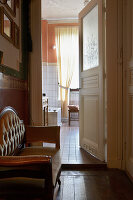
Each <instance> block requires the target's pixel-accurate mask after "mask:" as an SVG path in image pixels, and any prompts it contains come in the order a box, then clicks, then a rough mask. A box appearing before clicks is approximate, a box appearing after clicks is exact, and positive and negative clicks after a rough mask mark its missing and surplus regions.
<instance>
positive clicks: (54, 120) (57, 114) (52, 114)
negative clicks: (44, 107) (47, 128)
mask: <svg viewBox="0 0 133 200" xmlns="http://www.w3.org/2000/svg"><path fill="white" fill-rule="evenodd" d="M48 125H55V126H56V125H57V126H61V125H62V123H61V108H54V107H49V108H48Z"/></svg>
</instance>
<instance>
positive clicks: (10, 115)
mask: <svg viewBox="0 0 133 200" xmlns="http://www.w3.org/2000/svg"><path fill="white" fill-rule="evenodd" d="M24 132H25V127H24V124H23V121H22V120H20V119H19V117H18V116H17V113H16V111H15V110H14V109H13V108H11V107H6V108H4V109H3V110H2V111H1V113H0V156H8V155H14V154H15V151H16V150H17V148H18V146H19V145H21V144H22V142H23V140H24Z"/></svg>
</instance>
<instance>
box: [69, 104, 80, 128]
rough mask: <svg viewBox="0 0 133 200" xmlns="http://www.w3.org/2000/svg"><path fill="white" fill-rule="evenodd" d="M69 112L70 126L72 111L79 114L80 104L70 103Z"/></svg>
mask: <svg viewBox="0 0 133 200" xmlns="http://www.w3.org/2000/svg"><path fill="white" fill-rule="evenodd" d="M68 112H69V126H70V121H72V118H71V113H78V114H79V106H77V105H68Z"/></svg>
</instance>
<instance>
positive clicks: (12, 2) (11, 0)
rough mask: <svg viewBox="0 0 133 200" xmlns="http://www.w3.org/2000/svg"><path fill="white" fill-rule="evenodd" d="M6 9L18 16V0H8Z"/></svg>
mask: <svg viewBox="0 0 133 200" xmlns="http://www.w3.org/2000/svg"><path fill="white" fill-rule="evenodd" d="M6 8H7V9H8V10H9V11H10V13H11V14H12V15H14V16H15V15H16V0H7V3H6Z"/></svg>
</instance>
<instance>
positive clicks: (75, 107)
mask: <svg viewBox="0 0 133 200" xmlns="http://www.w3.org/2000/svg"><path fill="white" fill-rule="evenodd" d="M68 108H69V111H70V112H78V111H79V106H78V105H68Z"/></svg>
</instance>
